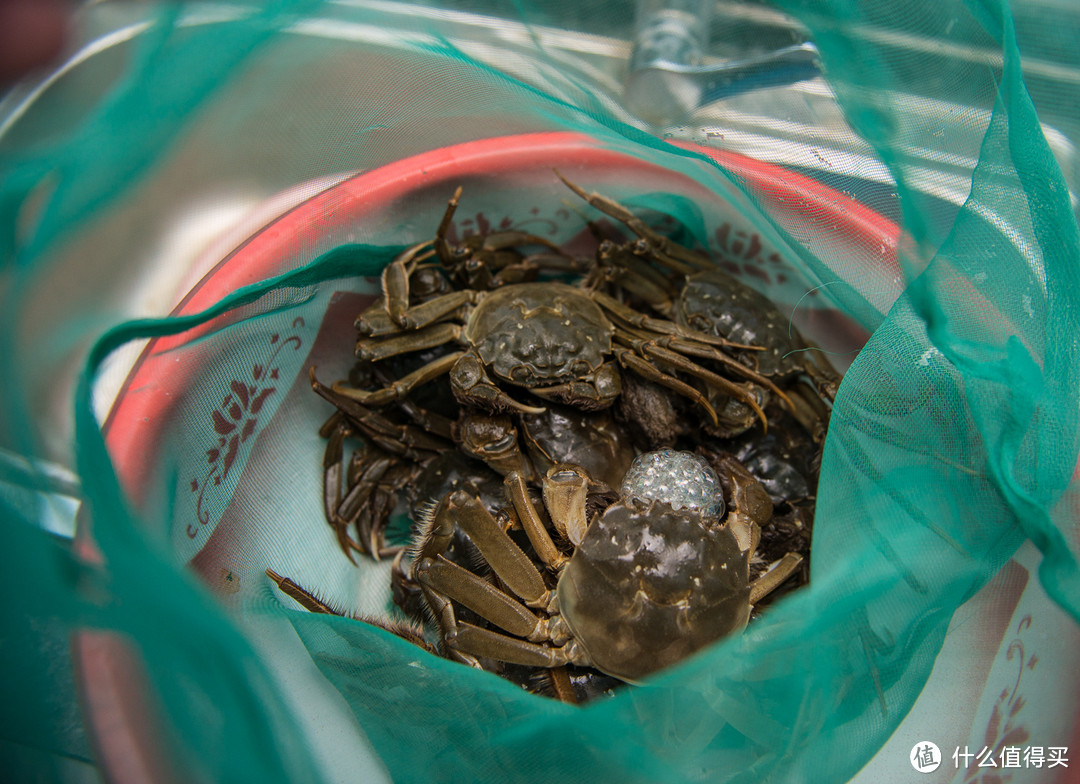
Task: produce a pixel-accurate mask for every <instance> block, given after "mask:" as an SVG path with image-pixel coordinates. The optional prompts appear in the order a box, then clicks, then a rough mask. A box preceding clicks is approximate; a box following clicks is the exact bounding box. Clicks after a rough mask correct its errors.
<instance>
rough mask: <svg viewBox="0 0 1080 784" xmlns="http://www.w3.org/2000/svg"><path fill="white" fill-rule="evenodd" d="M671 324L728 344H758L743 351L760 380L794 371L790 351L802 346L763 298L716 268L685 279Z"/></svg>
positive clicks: (796, 363)
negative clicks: (748, 357)
mask: <svg viewBox="0 0 1080 784" xmlns="http://www.w3.org/2000/svg"><path fill="white" fill-rule="evenodd" d="M675 321H676V323H678V324H679V325H680V326H683V327H690V328H691V329H696V330H698V331H700V332H704V333H706V334H708V335H716V336H718V337H722V338H726V339H727V340H730V341H732V342H733V343H742V344H745V345H753V346H763V347H764V348H765V350H764V351H753V352H746V353H747V354H748V355H749V356H750V358H751V359H752V361H753V362H754V363H756V365H757V369H758V371H759V372H760V373H762V374H763V375H766V376H774V377H775V376H781V377H783V376H788V375H791V374H793V373H796V372H798V371H799V370H800V368H801V365H800V363H799V360H798V359H796V358H794V357H795V356H797V355H792V354H791V352H792V351H793V350H794V349H796V348H798V347H799V346H801V345H802V341H801V339H800V338H798V336H797V335H794V336H793V335H791V334H789V332H788V330H789V328H790V320H789V319H788V318H787V316H784V315H782V314H781V313H780V311H779V309H778V308H777V307H776V305H775V304H774V303H773V301H772V300H770V299H769V298H768V297H766V296H765V295H764V294H762V293H761V292H760V291H757V290H756V289H753V288H751V287H750V286H747V285H746V284H745V283H743V282H742V281H739V280H736V279H735V278H733V277H731V276H730V275H728V274H727V273H725V272H721V271H720V270H708V271H706V272H698V273H696V274H694V275H691V276H690V277H689V278H687V281H686V285H685V286H683V289H682V292H681V293H680V294H679V301H678V303H677V305H676V308H675Z"/></svg>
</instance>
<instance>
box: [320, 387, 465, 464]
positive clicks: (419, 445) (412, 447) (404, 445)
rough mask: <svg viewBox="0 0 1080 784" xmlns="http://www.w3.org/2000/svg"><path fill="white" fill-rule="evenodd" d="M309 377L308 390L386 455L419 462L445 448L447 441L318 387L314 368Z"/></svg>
mask: <svg viewBox="0 0 1080 784" xmlns="http://www.w3.org/2000/svg"><path fill="white" fill-rule="evenodd" d="M308 375H309V376H310V378H311V388H312V389H313V390H314V391H315V393H316V394H318V395H319V397H321V398H323V399H324V400H326V401H328V402H330V403H333V404H334V405H335V406H337V408H338V409H339V410H340V411H341V413H342V414H344V415H345V416H346V417H347V418H348V420H349V422H350V423H351V424H352V425H353V426H354V427H356V429H357V430H359V431H360V432H361V433H362V434H363V436H364V437H365V438H367V439H368V440H369V441H371V442H372V443H374V444H377V445H378V446H380V447H382V448H383V449H385V450H386V451H387V452H390V453H391V454H394V455H401V456H402V457H408V458H412V459H416V460H422V459H425V458H427V457H430V456H431V453H438V452H442V451H443V450H445V449H446V446H447V445H446V442H445V441H443V440H442V439H439V438H434V437H432V436H430V435H428V434H427V433H425V432H424V431H423V430H421V429H420V428H418V427H413V426H410V425H399V424H395V423H394V422H391V421H390V420H389V419H387V418H386V417H384V416H382V415H381V414H378V413H376V412H375V411H372V410H371V409H369V408H367V407H365V406H364V405H362V404H361V403H360V402H359V401H357V400H355V399H353V398H351V397H349V396H346V395H343V394H341V393H339V392H336V391H334V390H333V389H330V388H329V387H327V386H325V385H324V384H321V383H320V382H319V380H318V379H317V378H315V368H314V367H312V368H311V369H310V370H309V371H308Z"/></svg>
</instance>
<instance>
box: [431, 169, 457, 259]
mask: <svg viewBox="0 0 1080 784" xmlns="http://www.w3.org/2000/svg"><path fill="white" fill-rule="evenodd" d="M461 190H462V188H461V186H460V185H459V186H458V187H457V190H455V191H454V195H453V196H451V197H450V200H449V201H448V202H447V203H446V211H445V212H443V216H442V220H440V221H439V228H438V229H436V230H435V252H436V254H437V255H438V256H439V261H441V262H442V263H443V265H444V266H447V267H449V266H450V265H451V264H452V263H453V260H452V259H451V255H450V251H451V249H450V243H449V242H448V241H447V239H446V232H447V230H448V229H449V228H450V221H452V220H453V219H454V213H455V212H456V211H457V207H458V202H459V201H460V200H461Z"/></svg>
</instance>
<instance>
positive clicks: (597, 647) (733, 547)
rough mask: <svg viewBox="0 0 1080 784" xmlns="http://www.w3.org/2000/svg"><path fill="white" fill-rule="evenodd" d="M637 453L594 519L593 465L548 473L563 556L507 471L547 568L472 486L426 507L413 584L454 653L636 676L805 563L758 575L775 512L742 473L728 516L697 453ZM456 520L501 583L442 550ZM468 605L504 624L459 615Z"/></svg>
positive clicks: (717, 633) (731, 622)
mask: <svg viewBox="0 0 1080 784" xmlns="http://www.w3.org/2000/svg"><path fill="white" fill-rule="evenodd" d="M639 460H643V461H644V462H646V463H648V464H651V465H648V466H647V467H646V468H644V469H642V470H640V471H636V472H635V469H633V468H632V469H631V471H630V472H629V473H628V478H627V481H626V482H625V483H624V487H623V490H622V495H621V497H620V499H619V500H618V501H616V502H615V503H614V504H612V505H611V506H609V507H608V508H607V509H606V510H605V511H604V512H603V513H602V514H601V515H599V516H598V517H597V518H596V519H595V520H593V521H591V522H590V521H589V520H587V518H586V511H585V508H586V507H585V496H586V492H587V486H588V477H587V476H586V475H585V473H584V472H583V471H582V470H581V469H580V468H578V467H576V466H572V465H566V464H563V465H558V466H554V467H553V468H552V469H550V470H549V471H548V472H547V474H546V476H545V480H544V483H543V501H544V507H545V509H546V512H547V514H548V516H549V517H550V520H551V523H552V524H553V525H554V527H555V529H556V531H557V532H558V533H559V535H560V539H561V540H564V541H565V542H566V543H567V544H568V546H569V547H570V548H571V549H572V552H571V553H570V554H569V555H567V554H566V553H564V552H563V551H562V550H561V549H560V548H559V547H558V546H557V545H556V544H555V541H554V540H553V538H552V536H551V534H550V532H549V531H548V529H547V527H546V525H545V524H544V523H543V521H542V518H541V516H540V513H539V510H538V509H537V508H536V506H535V504H534V503H533V501H532V499H531V498H530V497H529V495H528V494H527V493H525V492H522V491H521V489H520V487H519V488H516V489H515V488H514V487H513V485H514V484H515V478H514V477H508V478H507V484H508V487H511V493H510V495H511V498H512V501H513V506H514V512H515V515H516V516H517V518H518V519H519V520H520V521H521V524H522V526H523V527H524V529H525V531H526V533H527V534H528V538H529V541H530V542H531V544H532V548H533V550H534V552H535V561H537V562H539V564H538V563H537V562H534V559H533V558H531V557H530V556H529V555H528V554H527V553H526V551H525V550H523V549H522V548H521V547H520V546H519V545H518V544H516V543H515V542H514V541H513V540H512V539H511V538H510V537H509V535H508V534H507V532H506V531H505V530H504V529H503V528H502V527H501V526H500V525H498V523H497V522H496V521H495V519H494V518H493V517H492V515H491V514H490V512H488V510H487V509H486V508H485V507H484V504H483V503H481V501H480V500H479V499H478V498H477V497H476V496H475V495H474V494H472V493H470V492H469V491H468V490H467V489H465V488H458V489H456V490H454V491H452V492H450V493H448V494H447V495H446V496H445V497H444V498H443V499H442V500H441V501H440V502H439V503H438V504H437V505H436V506H435V507H433V508H432V510H431V512H430V513H429V514H428V515H427V516H426V519H425V521H424V525H423V529H422V532H421V536H420V540H419V542H418V543H417V545H416V546H415V548H414V552H413V566H412V578H413V580H414V581H415V582H417V583H418V584H419V585H420V586H421V588H422V591H423V595H424V599H425V601H426V603H427V605H428V608H429V610H430V612H431V615H432V617H434V618H435V619H436V622H437V624H438V627H439V633H440V638H441V642H442V645H443V647H444V650H445V653H446V655H447V656H449V657H451V658H455V659H458V660H459V661H462V662H465V663H469V664H472V665H474V666H480V661H481V660H482V659H493V660H496V661H501V662H509V663H513V664H518V665H524V666H528V667H541V668H557V667H563V666H565V665H568V664H574V665H579V666H585V667H592V668H595V669H597V670H599V671H600V672H603V673H605V674H607V675H610V676H614V677H616V678H618V679H620V680H623V681H628V682H635V681H639V680H641V679H642V678H644V677H646V676H647V675H649V674H650V673H652V672H654V671H655V670H658V669H661V668H663V667H666V666H669V665H672V664H674V663H676V662H678V661H680V660H682V659H683V658H685V657H686V656H688V655H690V654H691V653H693V652H694V651H696V650H698V649H700V648H702V647H703V646H705V645H707V644H709V643H711V642H713V641H715V640H716V639H719V638H720V637H722V636H724V635H726V634H730V633H732V632H735V631H738V630H740V629H741V628H742V627H743V626H745V624H746V622H747V620H748V619H749V617H750V610H751V607H752V605H753V604H754V603H756V602H757V601H759V600H760V599H761V598H763V597H764V596H765V595H767V594H768V593H769V592H770V591H772V590H773V589H774V588H775V587H777V586H778V585H779V584H780V583H782V582H783V581H784V580H785V579H786V578H787V577H788V576H789V575H790V574H791V573H793V571H794V570H795V569H796V568H797V567H798V564H799V563H800V561H801V559H800V558H799V557H798V556H795V555H788V556H785V557H784V558H783V559H781V560H780V561H779V562H778V563H777V564H776V566H775V568H773V569H771V570H770V571H768V572H766V573H765V574H764V575H763V576H761V577H759V578H757V579H756V580H754V581H751V580H750V562H751V559H752V557H753V555H754V551H755V548H756V546H757V543H758V541H759V539H760V526H761V523H762V522H763V521H764V522H767V520H768V518H769V517H770V516H771V514H772V504H771V502H770V500H769V498H768V496H767V494H766V493H765V491H764V490H763V489H762V488H761V487H760V485H759V484H757V483H756V482H755V481H754V480H753V478H752V477H750V475H749V474H747V473H745V472H737V474H733V475H732V477H731V478H730V481H731V485H732V492H731V498H730V509H727V510H726V513H725V507H724V501H723V496H722V494H721V493H720V491H719V481H718V480H717V478H716V476H715V474H714V473H713V472H712V470H711V468H709V467H708V465H707V463H705V462H704V461H703V460H701V458H698V457H697V456H695V455H693V454H691V453H677V452H672V451H670V450H669V451H665V452H663V453H650V454H649V455H645V456H642V458H639ZM650 469H651V470H650ZM685 474H689V476H684V475H685ZM688 487H689V488H690V489H689V490H688V489H687V488H688ZM457 527H460V528H462V529H463V530H465V531H466V532H467V533H468V535H469V537H470V538H471V540H472V541H473V543H474V544H475V545H476V547H477V548H478V549H479V551H480V553H481V554H482V555H483V557H484V559H485V561H486V562H487V564H488V565H489V566H490V568H491V571H492V572H493V573H494V575H495V576H496V577H497V580H498V585H497V584H495V583H493V582H491V581H488V580H485V579H483V578H481V577H478V576H477V575H476V574H474V573H472V572H470V571H468V570H466V569H463V568H462V567H460V566H458V565H456V564H454V563H452V562H450V561H449V560H448V559H446V558H445V557H444V556H443V552H444V550H445V548H446V547H447V544H448V543H449V542H450V540H451V539H452V537H453V535H454V531H455V528H457ZM500 585H501V586H505V590H503V588H501V587H499V586H500ZM460 607H466V608H468V609H469V610H471V611H472V612H473V613H475V614H476V615H478V616H480V617H481V618H483V619H484V620H485V621H487V622H489V623H490V625H491V626H494V627H497V629H498V630H495V629H491V628H485V627H482V626H479V625H475V624H471V623H467V622H464V621H462V620H460V619H459V618H458V617H457V615H458V612H459V609H460Z"/></svg>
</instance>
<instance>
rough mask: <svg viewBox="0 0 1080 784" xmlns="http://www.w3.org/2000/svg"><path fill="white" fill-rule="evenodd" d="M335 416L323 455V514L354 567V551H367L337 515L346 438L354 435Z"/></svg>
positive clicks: (344, 521)
mask: <svg viewBox="0 0 1080 784" xmlns="http://www.w3.org/2000/svg"><path fill="white" fill-rule="evenodd" d="M335 417H336V420H337V423H336V425H335V426H334V428H333V429H332V430H331V431H330V432H329V433H328V434H327V436H328V438H329V441H328V442H327V444H326V450H325V451H324V452H323V513H324V514H325V516H326V522H328V523H329V524H330V527H331V528H333V529H334V534H335V535H336V536H337V540H338V545H339V546H340V547H341V550H342V552H344V553H345V557H346V558H348V559H349V560H350V561H352V563H353V565H354V566H355V565H356V560H355V559H354V558H353V556H352V553H353V550H356V551H358V552H364V548H363V547H361V546H360V545H359V544H357V543H356V542H355V541H353V540H352V538H351V537H350V536H349V533H348V522H347V521H346V520H344V519H342V517H341V516H340V515H339V514H338V510H339V509H340V507H341V504H342V501H341V478H342V472H343V469H342V463H343V462H344V459H345V439H346V438H348V437H349V436H350V435H352V431H351V430H350V429H349V425H348V423H347V422H346V421H345V419H344V417H342V416H340V414H336V415H335ZM335 417H331V419H330V421H331V422H333V421H334V420H335ZM328 424H329V423H328Z"/></svg>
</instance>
